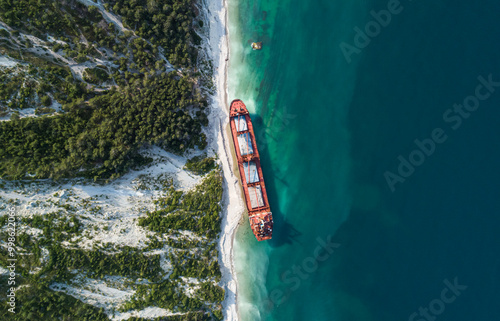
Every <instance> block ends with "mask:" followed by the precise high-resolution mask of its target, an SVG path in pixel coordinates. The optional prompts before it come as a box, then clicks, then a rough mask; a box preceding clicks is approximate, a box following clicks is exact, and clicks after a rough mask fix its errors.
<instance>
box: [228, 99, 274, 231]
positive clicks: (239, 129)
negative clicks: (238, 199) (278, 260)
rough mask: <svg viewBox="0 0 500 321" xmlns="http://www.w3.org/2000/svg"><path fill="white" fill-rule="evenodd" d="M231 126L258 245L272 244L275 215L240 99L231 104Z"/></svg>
mask: <svg viewBox="0 0 500 321" xmlns="http://www.w3.org/2000/svg"><path fill="white" fill-rule="evenodd" d="M229 123H230V124H231V133H232V135H233V143H234V150H235V151H236V157H237V159H238V169H239V172H240V177H241V185H242V187H243V192H244V194H245V203H246V206H247V209H248V219H249V220H250V227H251V229H252V232H253V234H254V235H255V237H256V238H257V240H258V241H264V240H269V239H270V238H272V235H273V214H272V213H271V207H270V206H269V200H268V198H267V192H266V185H265V184H264V176H263V174H262V168H261V166H260V157H259V151H258V150H257V142H256V140H255V133H254V130H253V125H252V120H251V119H250V114H249V113H248V110H247V107H246V106H245V104H244V103H243V102H242V101H241V100H239V99H235V100H233V101H232V102H231V107H230V109H229Z"/></svg>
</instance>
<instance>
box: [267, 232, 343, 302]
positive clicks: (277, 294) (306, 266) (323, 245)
mask: <svg viewBox="0 0 500 321" xmlns="http://www.w3.org/2000/svg"><path fill="white" fill-rule="evenodd" d="M316 242H317V246H316V247H315V248H314V251H313V253H312V255H311V256H308V257H306V258H304V259H303V260H302V262H301V263H300V264H298V265H293V266H292V267H291V268H290V269H288V270H286V271H284V272H283V273H281V277H280V279H281V281H282V282H283V286H280V287H279V288H278V287H276V288H274V289H273V290H271V291H269V296H268V299H267V300H266V302H265V303H266V306H267V307H268V308H269V309H272V308H274V307H275V306H279V305H281V304H283V303H284V302H285V301H286V300H288V298H289V297H290V295H291V293H292V292H295V291H297V290H298V289H299V288H300V286H301V285H302V282H303V281H304V280H307V279H308V278H309V277H310V276H311V274H313V273H315V272H316V271H317V270H318V268H319V266H320V265H321V263H323V262H325V261H327V260H328V259H329V258H330V257H331V256H332V254H333V253H334V252H335V249H337V248H339V247H340V244H338V243H335V242H333V241H332V236H331V235H328V236H327V237H326V241H325V240H324V239H323V238H321V237H318V238H316Z"/></svg>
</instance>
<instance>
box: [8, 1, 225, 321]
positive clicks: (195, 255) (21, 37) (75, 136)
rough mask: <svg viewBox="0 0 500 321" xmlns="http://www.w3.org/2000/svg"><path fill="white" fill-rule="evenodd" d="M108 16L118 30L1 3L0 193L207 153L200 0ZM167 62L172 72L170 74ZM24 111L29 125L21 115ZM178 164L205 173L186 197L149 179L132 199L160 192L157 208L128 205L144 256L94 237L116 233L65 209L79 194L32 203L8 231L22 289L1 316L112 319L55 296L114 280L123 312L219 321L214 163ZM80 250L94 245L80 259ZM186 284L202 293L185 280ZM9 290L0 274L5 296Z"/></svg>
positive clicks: (88, 211)
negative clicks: (150, 153) (152, 153)
mask: <svg viewBox="0 0 500 321" xmlns="http://www.w3.org/2000/svg"><path fill="white" fill-rule="evenodd" d="M104 8H106V10H108V11H110V12H111V13H112V14H115V15H117V16H118V18H119V20H121V21H122V22H123V25H124V27H125V28H126V30H124V31H123V30H119V28H117V27H116V26H115V25H114V24H113V23H108V22H107V21H106V20H105V19H104V17H103V15H102V14H101V12H100V9H99V8H98V7H97V4H96V5H95V6H93V5H90V6H86V5H84V4H82V3H81V2H79V1H78V0H66V1H56V0H16V1H12V0H0V21H1V22H2V23H4V24H6V25H8V30H4V29H1V30H0V38H1V39H0V54H2V55H5V56H8V57H11V58H12V59H15V60H16V61H17V65H15V66H14V67H0V117H6V118H7V117H9V116H10V119H11V120H10V121H2V122H0V187H1V188H2V189H3V188H4V187H5V186H16V188H17V187H19V188H20V189H21V188H24V187H23V186H24V185H29V182H30V181H26V179H30V180H31V182H33V184H35V183H38V184H40V182H43V181H40V180H38V179H45V178H51V180H48V181H45V182H46V184H62V183H61V181H64V182H66V183H75V182H79V183H81V182H82V181H85V182H91V181H94V182H95V181H98V182H99V183H101V184H105V183H106V182H109V180H111V179H115V178H117V177H119V176H121V175H122V174H124V173H126V172H127V171H128V170H130V169H133V168H138V167H140V166H143V165H145V164H147V163H149V162H151V161H152V159H150V158H147V157H144V156H142V155H141V153H140V152H141V149H143V148H144V147H148V146H150V145H156V146H159V147H161V148H163V149H165V150H167V151H170V152H173V153H177V154H182V153H184V152H185V151H187V150H189V149H192V148H198V149H200V150H204V149H205V148H206V144H207V143H206V137H205V135H204V134H203V133H202V126H207V125H208V117H207V115H206V113H205V109H206V107H207V105H208V103H207V101H206V99H205V97H204V95H206V94H207V92H206V91H203V90H205V89H200V88H205V87H207V85H206V84H207V83H208V84H209V85H208V87H209V88H211V89H212V90H213V88H212V87H211V86H210V84H211V83H212V79H211V76H210V75H211V69H213V67H212V64H211V63H210V62H207V61H201V62H198V64H197V65H195V63H196V61H197V59H198V57H197V56H198V55H197V50H198V49H197V46H198V45H199V44H200V43H201V38H200V37H199V36H198V35H197V33H196V30H197V29H199V28H202V27H203V23H202V22H201V21H198V20H197V18H196V14H197V11H198V9H197V6H196V5H195V1H194V0H156V1H149V0H105V2H104ZM25 35H31V36H34V37H36V38H33V37H26V36H25ZM165 58H166V59H168V60H169V62H171V63H172V64H173V65H174V66H175V68H181V69H178V70H176V71H174V72H170V73H167V72H166V65H167V63H166V61H165ZM75 63H76V64H75ZM83 63H85V64H83ZM77 64H78V65H77ZM82 71H83V72H82ZM59 106H62V108H61V109H60V108H59ZM31 108H33V109H34V110H35V115H33V116H34V117H24V116H23V115H26V113H29V112H30V111H29V110H27V109H31ZM56 110H57V113H56ZM9 114H10V115H9ZM21 116H23V117H24V118H21ZM185 168H186V169H187V170H189V171H191V172H193V173H195V174H197V175H205V177H204V179H203V182H202V183H201V184H200V185H199V186H197V187H196V188H195V189H193V190H191V191H187V192H185V191H177V190H175V188H174V187H173V186H174V184H173V181H172V178H171V177H168V176H167V177H163V176H162V177H158V178H156V179H157V181H156V182H154V184H150V182H149V181H148V180H149V177H139V178H138V182H137V186H134V187H135V188H136V189H138V190H148V191H149V190H153V189H154V190H156V191H159V190H161V191H162V193H163V194H162V195H166V196H165V197H163V198H161V199H159V200H157V201H155V203H156V209H155V210H154V211H151V212H147V213H146V208H147V207H143V208H140V209H139V208H137V210H139V212H140V213H145V214H146V215H144V216H142V217H141V218H140V219H139V220H138V222H136V223H135V224H139V225H140V226H142V227H144V228H146V229H147V230H148V234H147V237H148V238H149V240H148V241H147V244H146V247H145V248H131V247H126V246H118V245H116V244H102V243H99V242H98V241H95V239H94V240H92V239H91V238H92V234H93V233H94V231H99V230H101V231H106V232H113V231H110V229H112V228H113V227H114V226H115V225H114V224H109V222H104V223H103V224H101V225H99V224H97V223H95V222H96V220H94V218H95V217H97V216H98V217H100V218H101V217H106V216H104V215H103V214H104V210H103V208H101V205H102V204H101V203H99V201H97V200H96V197H94V198H93V197H87V198H83V199H80V200H81V203H77V204H75V203H69V202H66V201H64V200H67V199H69V198H70V197H71V198H72V199H73V198H74V199H76V198H78V197H77V196H75V195H74V194H71V195H70V196H68V195H65V196H64V197H62V196H61V198H60V199H56V200H54V199H53V198H51V199H50V200H47V201H46V202H43V201H40V200H37V201H36V202H33V203H31V204H29V206H30V207H33V208H39V209H40V210H41V211H40V212H39V213H43V214H39V213H38V212H35V211H36V210H33V212H31V213H30V215H26V216H22V217H21V218H19V220H18V222H17V223H18V227H19V229H18V234H17V239H16V247H17V248H16V250H17V259H18V261H17V263H16V273H17V274H16V278H17V279H16V282H17V283H16V286H22V287H21V288H20V289H19V290H18V291H17V292H16V303H17V305H16V312H17V313H16V314H15V315H13V314H12V313H10V312H8V311H7V309H8V305H7V304H6V302H5V296H3V297H0V306H1V307H0V319H1V320H51V321H52V320H62V321H66V320H67V321H69V320H75V321H77V320H108V316H107V315H106V314H109V310H108V311H104V310H102V309H98V308H95V307H94V306H92V305H89V304H85V303H83V302H82V301H80V300H78V299H75V298H74V297H72V296H70V295H68V294H65V293H63V292H57V291H55V290H54V287H53V286H54V284H55V283H56V282H57V283H62V284H67V285H71V286H76V287H79V286H82V284H80V283H79V282H81V278H91V279H94V280H96V281H99V282H107V280H109V279H110V278H108V277H109V276H116V277H120V278H113V279H120V280H123V284H119V285H118V287H121V286H123V289H130V288H133V289H134V290H136V292H135V294H134V296H133V297H132V299H131V300H130V301H128V302H125V303H123V304H121V305H120V306H118V307H117V309H118V310H119V311H127V310H129V309H142V308H146V307H151V306H156V307H161V308H165V309H169V310H171V311H173V312H180V313H182V314H181V315H174V316H169V317H163V318H158V319H157V320H162V321H164V320H170V321H195V320H196V321H202V320H203V321H205V320H207V321H208V320H210V321H213V320H221V319H222V310H221V302H222V300H223V298H224V290H223V289H222V288H221V287H219V286H218V285H217V283H218V282H220V278H221V272H220V267H219V265H218V262H217V258H218V250H217V240H216V238H217V236H218V235H219V233H220V221H221V219H220V216H219V215H220V210H221V207H220V201H221V198H222V177H221V173H220V170H219V169H218V168H217V166H216V162H215V159H214V158H207V157H206V156H199V157H194V158H192V159H190V160H189V161H188V162H187V163H186V167H185ZM66 178H69V179H71V180H66ZM2 180H4V181H2ZM133 183H135V181H134V182H133ZM51 194H53V193H51ZM23 195H26V194H23ZM54 197H56V198H58V197H59V195H56V193H54ZM63 199H64V200H63ZM101 200H102V199H101ZM94 201H95V203H94ZM40 203H41V204H40ZM6 204H20V201H19V200H13V199H9V200H8V201H5V199H2V198H0V239H7V238H8V234H7V230H6V223H7V221H6V220H7V217H6V216H5V215H4V214H3V213H2V210H3V209H5V206H6ZM103 207H104V206H103ZM54 208H55V209H54ZM46 209H48V210H46ZM27 211H28V212H30V210H27ZM82 212H84V213H82ZM107 214H108V213H106V215H107ZM101 215H103V216H101ZM91 217H94V218H91ZM89 221H90V222H91V223H89ZM136 228H137V229H138V230H141V229H140V228H138V227H136ZM122 231H125V229H123V230H121V231H120V232H119V234H121V233H123V232H122ZM114 232H116V231H114ZM83 241H85V242H89V241H90V242H89V243H90V244H93V245H92V248H91V249H87V248H86V249H84V248H83V246H82V245H81V244H82V242H83ZM141 242H142V241H141ZM86 244H88V243H86ZM167 249H168V250H167ZM150 251H151V252H150ZM148 252H149V253H148ZM158 253H163V254H162V255H159V254H158ZM7 255H8V252H7V250H6V248H5V247H3V248H2V247H0V266H3V267H5V266H7V265H8V263H9V262H8V261H7V258H8V256H7ZM162 260H167V261H168V264H167V266H168V268H166V267H165V265H164V263H165V262H164V261H162ZM164 269H165V270H164ZM191 278H195V279H197V280H199V282H200V283H199V284H198V285H197V284H196V283H189V282H192V281H190V280H191ZM6 284H7V282H6V280H5V278H4V277H0V291H3V293H6V291H7V287H6ZM187 288H191V290H190V292H187V291H186V289H187ZM113 311H114V308H113ZM129 320H137V321H139V320H142V319H140V318H134V317H133V318H131V319H129Z"/></svg>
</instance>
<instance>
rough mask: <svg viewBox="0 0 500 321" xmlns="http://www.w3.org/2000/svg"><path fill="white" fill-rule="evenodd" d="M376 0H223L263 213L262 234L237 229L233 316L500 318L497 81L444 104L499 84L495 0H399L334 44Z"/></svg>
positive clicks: (232, 78) (235, 88)
mask: <svg viewBox="0 0 500 321" xmlns="http://www.w3.org/2000/svg"><path fill="white" fill-rule="evenodd" d="M388 3H391V2H390V1H340V0H335V1H317V2H314V3H313V2H304V1H294V0H287V1H280V2H277V1H270V0H262V1H245V2H243V1H241V2H236V1H230V2H229V5H230V8H229V10H230V11H229V14H230V36H231V38H230V41H231V61H230V69H229V86H230V87H229V94H230V99H233V98H241V99H243V100H244V101H245V103H246V104H247V106H248V107H249V109H250V110H251V112H252V117H253V119H254V124H255V127H256V132H257V140H258V143H259V151H260V153H261V155H262V164H263V167H264V175H265V178H266V185H267V189H268V193H269V197H270V202H271V207H272V209H273V213H274V217H275V233H274V237H273V240H272V241H270V242H261V243H257V241H256V240H255V239H254V237H253V235H252V234H251V232H250V230H249V228H248V226H245V227H243V228H240V229H239V231H238V234H237V238H236V244H235V265H236V270H237V274H238V283H239V284H238V301H239V304H238V307H239V311H240V314H241V316H242V319H243V320H341V321H344V320H356V321H358V320H373V321H377V320H384V321H390V320H413V321H422V320H426V319H429V320H431V321H433V320H495V319H498V318H499V316H500V308H499V306H500V304H499V303H500V295H499V294H498V293H499V292H498V291H497V289H498V286H499V285H500V279H499V278H500V258H499V257H498V253H499V247H500V246H499V244H500V242H498V237H497V235H498V232H499V226H500V219H499V217H498V215H499V209H500V198H499V196H500V195H499V187H500V183H499V181H500V180H499V177H498V176H499V171H498V169H497V166H496V165H497V164H498V160H499V158H500V155H499V149H498V147H499V145H500V139H499V137H500V136H499V128H500V127H499V125H500V124H499V123H500V120H499V119H500V117H499V116H500V109H499V108H498V106H499V102H500V92H496V91H495V90H496V88H498V89H499V91H500V87H495V86H496V85H494V86H491V88H490V89H491V90H490V91H488V88H482V90H481V91H479V94H480V95H481V97H484V96H485V95H486V94H487V93H489V97H488V98H481V100H479V99H478V100H477V101H478V103H479V106H478V107H477V109H476V110H475V111H473V112H467V111H466V110H464V109H462V110H461V111H460V112H458V111H457V112H454V111H450V112H448V110H449V109H452V108H453V104H454V103H462V102H463V101H464V99H466V98H467V97H468V96H470V95H472V96H474V95H476V94H477V93H476V88H477V86H478V85H479V84H481V81H480V80H478V77H479V76H483V78H484V79H488V76H489V75H491V77H492V79H494V81H497V80H498V81H500V68H499V67H500V62H499V59H498V47H499V46H498V45H497V39H498V38H499V37H498V36H499V35H500V25H499V24H498V22H497V21H496V19H497V18H496V12H498V9H499V8H498V4H496V3H495V2H494V1H489V0H488V1H483V2H482V3H481V5H478V4H475V3H472V2H469V4H466V3H455V2H452V1H437V2H424V1H412V2H411V1H406V2H403V1H401V3H400V7H398V8H399V9H397V10H396V9H394V8H393V9H394V10H395V11H397V12H398V13H397V14H394V15H392V17H391V21H390V23H388V24H387V26H386V27H381V28H380V32H379V33H378V34H376V36H374V37H373V39H371V41H370V43H369V44H368V45H367V46H366V48H363V49H362V50H360V51H359V53H355V54H352V56H351V58H352V61H351V62H350V63H348V62H347V60H346V59H345V57H344V54H343V53H342V51H341V49H340V45H341V43H342V42H345V43H349V44H354V38H355V31H354V28H355V27H359V28H361V29H364V28H365V26H367V24H368V23H370V21H372V20H374V19H375V18H374V17H373V15H371V14H370V11H371V10H375V11H376V12H378V11H379V10H382V9H385V8H387V7H388ZM255 40H259V41H263V43H264V48H263V50H262V51H252V50H251V49H250V42H251V41H255ZM467 99H468V102H469V103H471V102H472V103H474V101H475V100H474V99H473V98H467ZM473 107H476V106H473ZM452 117H454V118H452ZM459 121H460V124H459V123H458V122H459ZM436 130H437V132H436ZM433 131H434V132H435V133H439V134H440V135H437V136H439V139H437V140H439V141H443V140H444V142H442V143H433V144H434V145H436V146H435V148H433V149H432V148H431V149H429V148H430V147H428V150H427V154H428V155H426V154H425V153H424V152H415V153H412V152H413V151H414V150H417V149H418V145H417V144H416V143H415V140H416V139H417V140H419V141H425V142H427V144H428V140H426V139H428V138H430V137H432V132H433ZM445 137H446V138H445ZM427 146H429V145H427ZM424 149H425V148H424ZM410 154H411V155H413V156H412V157H413V158H412V160H413V161H414V162H415V163H416V164H418V166H413V167H414V169H413V173H411V174H410V175H408V173H405V172H404V169H403V172H402V173H403V174H404V176H408V177H403V176H401V175H402V174H401V173H399V172H398V165H399V163H400V160H398V157H399V156H401V157H402V158H404V159H406V160H408V159H410V157H409V156H410ZM419 155H420V158H419ZM387 172H391V173H393V174H394V175H399V176H400V178H399V182H397V183H393V187H394V191H392V190H391V188H390V186H389V184H388V183H387V180H386V177H385V176H384V175H386V176H387ZM407 172H411V170H409V169H407ZM392 177H393V178H394V177H395V176H392ZM402 180H404V182H402ZM325 244H326V245H325ZM328 244H329V245H328ZM453 283H457V285H455V286H453ZM450 284H451V288H450ZM446 289H448V290H446ZM443 291H444V292H445V296H444V297H443V296H442V295H443V294H442V293H443ZM447 295H448V296H447ZM426 309H427V310H426ZM425 311H427V312H425ZM425 313H427V314H425Z"/></svg>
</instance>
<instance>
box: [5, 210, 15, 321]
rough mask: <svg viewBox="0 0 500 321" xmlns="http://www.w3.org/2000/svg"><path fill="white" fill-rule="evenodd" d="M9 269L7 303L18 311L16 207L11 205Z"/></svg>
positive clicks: (8, 225)
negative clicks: (16, 286)
mask: <svg viewBox="0 0 500 321" xmlns="http://www.w3.org/2000/svg"><path fill="white" fill-rule="evenodd" d="M7 236H8V237H7V240H6V241H7V242H6V243H7V250H8V255H7V257H8V258H7V263H8V265H7V269H8V270H9V278H8V279H7V284H8V285H9V286H10V287H9V288H8V289H7V305H9V309H8V311H9V312H10V313H16V288H15V287H14V286H15V285H16V262H17V259H16V237H17V232H16V208H15V207H14V206H11V207H9V208H7Z"/></svg>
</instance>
